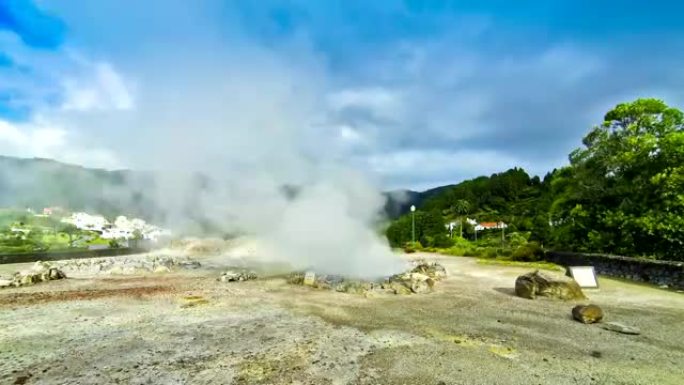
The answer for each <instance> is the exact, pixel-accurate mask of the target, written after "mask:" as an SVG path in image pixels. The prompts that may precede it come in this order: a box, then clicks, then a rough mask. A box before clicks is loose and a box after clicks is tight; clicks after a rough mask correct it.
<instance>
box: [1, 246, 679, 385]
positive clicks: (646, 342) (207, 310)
mask: <svg viewBox="0 0 684 385" xmlns="http://www.w3.org/2000/svg"><path fill="white" fill-rule="evenodd" d="M412 257H424V258H428V259H434V260H438V261H439V262H440V263H442V264H443V265H444V266H445V267H446V269H447V271H448V273H449V277H448V278H447V279H446V280H444V281H441V282H439V283H438V284H437V286H436V291H435V292H433V293H431V294H424V295H410V296H393V295H375V296H370V297H365V296H361V295H351V294H344V293H336V292H330V291H322V290H315V289H310V288H306V287H295V286H291V285H289V284H287V283H286V282H285V279H284V278H283V277H270V278H263V279H259V280H256V281H247V282H237V283H228V282H217V281H216V277H217V276H218V274H219V270H216V269H200V270H191V271H182V272H173V273H167V274H148V275H144V276H125V277H107V278H104V277H90V278H88V277H82V278H69V279H67V280H63V281H53V282H49V283H42V284H38V285H35V286H31V287H25V288H12V289H3V290H2V291H0V383H1V384H117V383H118V384H488V385H489V384H526V385H531V384H643V385H654V384H658V385H666V384H682V383H684V294H681V293H676V292H672V291H666V290H660V289H657V288H653V287H648V286H644V285H637V284H632V283H625V282H620V281H615V280H610V279H606V278H601V279H600V284H601V289H600V290H598V291H587V292H586V294H587V296H588V297H589V298H590V299H589V300H588V301H582V303H595V304H598V305H600V306H601V307H602V308H603V309H604V311H605V313H606V321H617V322H621V323H624V324H627V325H631V326H636V327H638V328H640V329H641V335H636V336H635V335H624V334H619V333H616V332H612V331H608V330H604V329H601V328H600V327H598V326H596V325H583V324H580V323H578V322H575V321H573V320H572V317H571V315H570V310H571V309H572V307H573V306H574V305H575V304H576V303H575V302H562V301H552V300H545V299H538V300H527V299H522V298H518V297H515V296H514V295H513V284H514V281H515V278H516V277H517V276H518V275H520V274H523V273H525V272H528V271H529V269H525V268H518V267H503V266H489V265H487V266H485V265H479V264H477V263H476V260H474V259H472V258H464V257H463V258H460V257H442V256H435V255H415V256H412ZM2 269H3V270H4V271H9V270H12V269H13V270H17V269H19V267H17V266H7V265H5V266H2Z"/></svg>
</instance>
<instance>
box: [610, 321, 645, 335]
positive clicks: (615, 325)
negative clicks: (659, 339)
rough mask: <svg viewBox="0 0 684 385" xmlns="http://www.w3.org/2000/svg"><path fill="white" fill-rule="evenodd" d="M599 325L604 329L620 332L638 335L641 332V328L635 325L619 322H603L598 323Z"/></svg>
mask: <svg viewBox="0 0 684 385" xmlns="http://www.w3.org/2000/svg"><path fill="white" fill-rule="evenodd" d="M600 326H601V327H602V328H604V329H606V330H610V331H613V332H618V333H622V334H632V335H639V334H641V330H639V328H637V327H635V326H627V325H624V324H621V323H619V322H604V323H602V324H600Z"/></svg>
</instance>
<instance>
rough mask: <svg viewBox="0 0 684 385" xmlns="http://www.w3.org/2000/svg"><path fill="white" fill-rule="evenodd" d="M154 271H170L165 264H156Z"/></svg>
mask: <svg viewBox="0 0 684 385" xmlns="http://www.w3.org/2000/svg"><path fill="white" fill-rule="evenodd" d="M154 272H155V273H169V272H171V269H169V268H168V267H166V266H157V267H155V268H154Z"/></svg>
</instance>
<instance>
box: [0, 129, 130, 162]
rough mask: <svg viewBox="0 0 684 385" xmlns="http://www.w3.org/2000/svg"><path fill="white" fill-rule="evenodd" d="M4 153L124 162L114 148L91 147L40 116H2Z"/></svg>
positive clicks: (1, 146)
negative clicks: (25, 119)
mask: <svg viewBox="0 0 684 385" xmlns="http://www.w3.org/2000/svg"><path fill="white" fill-rule="evenodd" d="M0 154H3V155H10V156H18V157H40V158H51V159H57V160H60V161H63V162H67V163H73V164H87V165H89V166H91V167H99V168H109V169H115V168H120V167H121V166H122V164H121V162H120V160H119V159H118V157H117V156H116V155H114V154H113V153H112V152H111V151H109V150H107V149H104V148H88V147H85V146H81V145H80V144H79V143H78V138H77V137H74V136H73V135H71V134H70V133H69V132H68V131H67V130H65V129H64V128H62V127H59V126H54V125H52V124H50V123H49V122H47V121H41V119H40V118H37V119H36V120H34V121H31V122H28V123H12V122H8V121H3V120H0Z"/></svg>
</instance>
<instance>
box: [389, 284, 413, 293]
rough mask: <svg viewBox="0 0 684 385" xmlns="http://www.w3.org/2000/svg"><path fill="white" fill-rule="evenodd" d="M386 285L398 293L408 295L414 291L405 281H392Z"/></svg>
mask: <svg viewBox="0 0 684 385" xmlns="http://www.w3.org/2000/svg"><path fill="white" fill-rule="evenodd" d="M386 287H387V288H389V289H390V291H392V292H393V293H394V294H398V295H408V294H411V293H412V290H411V288H410V287H408V286H406V285H405V284H404V283H402V282H399V281H392V282H390V283H389V284H387V285H386Z"/></svg>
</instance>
